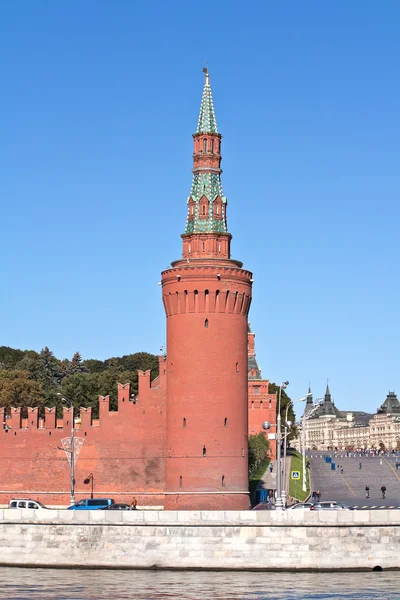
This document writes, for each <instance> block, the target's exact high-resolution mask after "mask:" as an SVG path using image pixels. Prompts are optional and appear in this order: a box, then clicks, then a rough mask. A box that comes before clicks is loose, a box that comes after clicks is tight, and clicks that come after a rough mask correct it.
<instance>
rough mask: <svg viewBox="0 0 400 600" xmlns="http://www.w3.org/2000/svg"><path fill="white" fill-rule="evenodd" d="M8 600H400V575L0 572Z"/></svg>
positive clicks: (0, 591) (2, 595)
mask: <svg viewBox="0 0 400 600" xmlns="http://www.w3.org/2000/svg"><path fill="white" fill-rule="evenodd" d="M0 598H7V599H8V600H31V599H33V600H125V599H133V600H164V599H165V600H167V599H168V600H175V599H177V600H178V599H179V600H337V599H339V598H341V599H342V598H345V599H347V600H350V599H354V600H375V599H378V598H379V600H400V572H397V571H392V572H389V571H388V572H383V573H382V572H381V573H373V572H368V573H268V572H236V571H235V572H228V571H226V572H206V571H199V572H193V571H114V570H95V571H86V570H77V571H75V570H61V569H19V568H18V569H9V568H0Z"/></svg>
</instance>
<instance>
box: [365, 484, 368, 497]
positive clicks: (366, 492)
mask: <svg viewBox="0 0 400 600" xmlns="http://www.w3.org/2000/svg"><path fill="white" fill-rule="evenodd" d="M365 497H366V498H369V486H368V485H366V486H365Z"/></svg>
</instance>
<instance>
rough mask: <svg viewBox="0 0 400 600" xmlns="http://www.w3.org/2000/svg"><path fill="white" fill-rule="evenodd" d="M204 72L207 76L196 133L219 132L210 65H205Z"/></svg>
mask: <svg viewBox="0 0 400 600" xmlns="http://www.w3.org/2000/svg"><path fill="white" fill-rule="evenodd" d="M203 73H204V74H205V76H206V80H205V82H204V88H203V96H202V98H201V105H200V114H199V120H198V123H197V130H196V133H218V128H217V121H216V118H215V112H214V104H213V99H212V93H211V85H210V75H209V73H208V67H204V69H203Z"/></svg>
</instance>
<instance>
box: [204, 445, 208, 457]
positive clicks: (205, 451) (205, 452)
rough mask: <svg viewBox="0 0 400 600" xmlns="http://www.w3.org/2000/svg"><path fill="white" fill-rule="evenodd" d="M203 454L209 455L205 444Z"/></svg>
mask: <svg viewBox="0 0 400 600" xmlns="http://www.w3.org/2000/svg"><path fill="white" fill-rule="evenodd" d="M203 456H207V449H206V447H205V446H203Z"/></svg>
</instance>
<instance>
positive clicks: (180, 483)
mask: <svg viewBox="0 0 400 600" xmlns="http://www.w3.org/2000/svg"><path fill="white" fill-rule="evenodd" d="M179 487H182V475H181V476H180V477H179Z"/></svg>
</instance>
